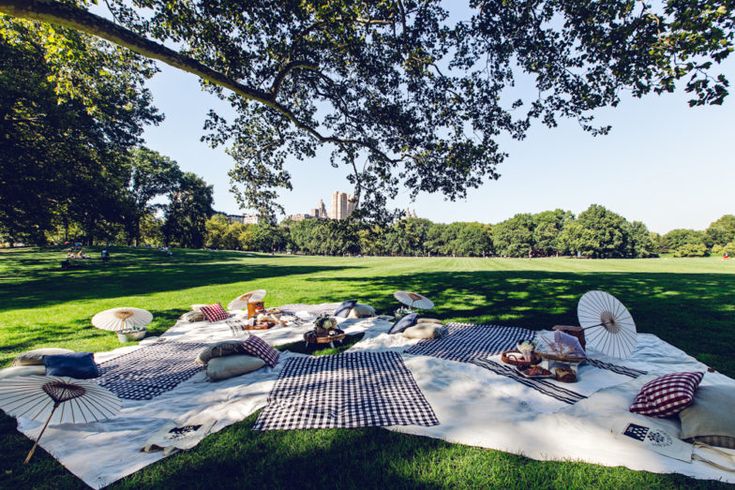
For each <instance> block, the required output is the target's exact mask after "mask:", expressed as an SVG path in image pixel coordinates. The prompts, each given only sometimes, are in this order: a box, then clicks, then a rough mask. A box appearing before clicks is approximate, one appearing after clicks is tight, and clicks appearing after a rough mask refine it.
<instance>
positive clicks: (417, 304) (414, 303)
mask: <svg viewBox="0 0 735 490" xmlns="http://www.w3.org/2000/svg"><path fill="white" fill-rule="evenodd" d="M393 296H394V297H395V298H396V299H397V300H398V301H400V302H401V303H403V304H404V305H406V306H408V307H409V308H417V309H419V310H430V309H432V308H433V307H434V302H433V301H431V300H430V299H429V298H427V297H426V296H424V295H422V294H418V293H412V292H410V291H396V292H395V293H393Z"/></svg>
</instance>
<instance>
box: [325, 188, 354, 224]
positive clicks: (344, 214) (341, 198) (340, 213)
mask: <svg viewBox="0 0 735 490" xmlns="http://www.w3.org/2000/svg"><path fill="white" fill-rule="evenodd" d="M355 205H356V203H355V198H354V197H353V196H350V195H347V193H346V192H339V191H335V192H333V193H332V209H331V211H332V212H331V213H330V215H329V217H330V218H332V219H336V220H343V219H347V218H348V217H349V216H350V215H351V214H352V212H353V211H354V210H355Z"/></svg>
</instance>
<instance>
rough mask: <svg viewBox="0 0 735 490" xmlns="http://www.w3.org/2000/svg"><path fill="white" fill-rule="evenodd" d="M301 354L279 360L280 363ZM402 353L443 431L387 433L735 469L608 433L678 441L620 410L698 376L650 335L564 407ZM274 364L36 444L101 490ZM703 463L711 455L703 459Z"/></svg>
mask: <svg viewBox="0 0 735 490" xmlns="http://www.w3.org/2000/svg"><path fill="white" fill-rule="evenodd" d="M341 327H342V328H343V329H344V330H345V331H347V332H348V333H358V332H365V336H364V337H363V339H362V340H361V341H360V342H358V343H357V344H355V345H354V346H353V347H352V348H351V349H350V350H351V351H396V352H403V350H405V349H406V347H407V346H409V345H413V344H415V343H416V342H417V341H416V340H407V339H404V338H403V337H402V336H401V335H388V334H387V333H386V332H387V330H388V328H389V327H390V323H389V322H387V321H385V320H382V319H379V318H372V319H365V320H345V321H344V322H343V323H342V324H341ZM308 329H309V327H308V326H304V327H298V328H284V329H273V330H268V331H264V332H257V333H256V335H259V336H261V337H263V338H265V339H266V340H268V341H269V342H271V343H272V344H276V345H277V344H284V343H290V342H295V341H299V340H301V336H302V334H303V332H304V331H306V330H308ZM231 336H232V333H231V331H230V329H229V327H227V326H226V324H225V323H224V322H223V323H222V324H207V323H205V322H200V323H190V324H183V323H178V324H177V325H175V326H174V327H173V328H171V329H170V330H169V331H168V332H166V333H165V334H164V337H166V338H169V337H170V338H176V339H177V340H178V341H183V342H202V341H208V342H209V341H218V340H224V339H227V338H232V337H231ZM127 350H130V348H124V349H118V350H117V351H113V352H111V353H105V354H98V355H96V359H97V360H98V361H102V360H105V359H109V358H112V357H114V356H116V355H119V354H120V353H123V352H125V351H127ZM298 355H299V354H293V353H283V354H282V355H281V360H286V359H288V358H289V357H292V356H298ZM403 357H404V362H405V364H406V366H407V367H408V368H409V370H410V371H411V373H412V374H413V376H414V378H415V380H416V382H417V384H418V386H419V387H420V388H421V390H422V392H423V393H424V395H425V396H426V399H427V400H428V401H429V403H430V404H431V406H432V408H433V410H434V412H435V413H436V415H437V417H438V418H439V422H440V425H438V426H435V427H419V426H405V427H391V428H389V430H394V431H398V432H404V433H410V434H416V435H422V436H427V437H433V438H438V439H443V440H446V441H449V442H452V443H461V444H467V445H473V446H479V447H485V448H492V449H498V450H503V451H507V452H512V453H516V454H523V455H525V456H527V457H530V458H533V459H539V460H570V459H571V460H578V461H582V462H587V463H594V464H601V465H606V466H625V467H628V468H631V469H634V470H646V471H651V472H655V473H681V474H684V475H687V476H691V477H694V478H699V479H713V480H723V481H728V482H731V483H735V473H726V472H723V471H721V470H718V469H716V468H714V467H712V466H709V465H707V464H705V463H702V462H698V461H695V462H693V463H685V462H683V461H679V460H676V459H672V458H668V457H665V456H662V455H659V454H657V453H655V452H652V451H650V450H648V449H645V448H641V447H639V446H636V445H635V444H634V443H633V442H631V441H630V440H626V438H624V437H622V436H616V434H618V433H620V432H622V430H623V428H624V427H625V425H627V423H630V422H636V423H640V424H642V425H646V426H649V427H658V428H663V429H665V430H667V431H668V432H669V433H671V434H672V435H674V436H677V435H678V431H679V426H678V420H677V419H671V420H662V419H653V418H649V417H643V416H638V415H634V414H631V413H629V412H628V411H627V408H628V406H629V405H630V402H631V401H632V400H633V398H634V396H635V394H636V393H637V392H638V390H639V388H640V386H641V385H642V384H643V383H645V382H646V381H647V380H648V379H651V377H652V376H655V375H658V374H663V373H669V372H676V371H686V370H706V367H705V366H704V365H703V364H701V363H699V362H697V361H696V360H695V359H694V358H692V357H690V356H688V355H687V354H686V353H684V352H682V351H681V350H679V349H676V348H675V347H673V346H671V345H670V344H667V343H666V342H664V341H662V340H660V339H659V338H657V337H655V336H653V335H648V334H640V335H639V336H638V346H637V348H636V350H635V352H634V354H633V357H632V359H630V360H627V361H625V362H621V361H620V360H617V361H616V360H610V359H604V358H603V359H602V360H607V361H609V362H615V363H617V364H624V365H625V366H626V367H630V368H634V369H639V370H644V371H648V372H649V375H648V376H641V377H639V378H637V379H631V378H629V377H625V376H621V375H618V374H615V373H612V372H610V371H606V370H602V371H601V370H595V371H589V373H587V371H588V370H590V369H595V368H592V367H588V368H584V369H585V370H583V371H581V372H580V383H579V384H578V386H577V387H576V389H578V390H580V391H582V392H583V393H584V395H585V396H587V398H586V399H583V400H582V401H579V402H577V403H575V404H572V405H568V404H565V403H559V402H558V401H555V400H553V399H549V397H546V396H544V395H542V394H540V393H539V392H537V391H535V390H532V389H530V388H527V387H525V386H523V385H522V384H520V383H518V382H516V381H514V380H512V379H510V378H507V377H505V376H500V375H497V374H495V373H493V372H491V371H489V370H487V369H484V368H482V367H480V366H477V365H474V364H470V363H461V362H455V361H447V360H443V359H438V358H434V357H427V356H411V355H407V354H404V355H403ZM282 366H283V362H280V363H279V364H278V366H276V367H275V368H264V369H261V370H258V371H256V372H254V373H250V374H247V375H244V376H239V377H236V378H231V379H229V380H225V381H220V382H217V383H210V382H207V381H206V380H205V375H204V373H198V374H196V375H194V376H193V377H192V378H190V379H189V380H187V381H184V382H182V383H181V384H179V385H178V386H177V387H176V388H174V389H173V390H171V391H169V392H166V393H164V394H162V395H161V396H159V397H157V398H154V399H153V400H148V401H128V400H126V401H125V402H124V404H123V410H122V413H121V414H120V416H119V417H118V418H116V419H114V420H111V421H107V422H102V423H97V424H87V425H66V426H56V427H51V428H49V429H48V430H47V433H46V435H44V438H43V439H42V442H41V446H42V447H43V448H44V449H45V450H47V451H48V452H50V453H51V454H52V455H53V456H54V457H55V458H56V459H58V460H59V461H60V462H61V463H62V464H63V465H64V466H65V467H67V468H68V469H69V470H70V471H71V472H72V473H74V474H75V475H77V476H78V477H79V478H81V479H82V480H83V481H84V482H85V483H87V484H88V485H90V486H91V487H94V488H100V487H103V486H105V485H108V484H110V483H112V482H114V481H116V480H118V479H120V478H122V477H124V476H126V475H129V474H131V473H134V472H135V471H137V470H139V469H141V468H143V467H145V466H147V465H149V464H151V463H153V462H155V461H158V460H160V459H162V458H163V457H164V456H163V453H161V452H156V453H143V452H140V448H141V447H142V446H143V445H144V444H145V442H146V440H147V439H148V438H149V437H150V436H151V435H152V434H154V433H155V432H156V431H157V430H159V429H160V428H161V427H163V426H164V425H165V424H167V423H170V422H171V421H172V420H174V421H177V422H179V423H184V422H186V421H187V420H191V419H190V417H192V416H198V417H212V418H214V419H216V420H217V423H216V424H215V425H214V427H213V429H212V432H216V431H219V430H221V429H222V428H224V427H226V426H228V425H230V424H233V423H235V422H238V421H240V420H243V419H244V418H246V417H247V416H249V415H250V414H252V413H253V412H255V411H256V410H258V409H260V408H262V407H263V406H264V405H265V403H266V399H267V396H268V394H269V392H270V390H271V388H272V387H273V386H274V384H275V380H276V378H277V377H278V374H279V372H280V369H281V367H282ZM703 384H705V385H706V384H728V385H732V386H733V387H734V388H735V381H733V380H732V379H730V378H727V377H726V376H723V375H721V374H717V373H707V374H706V375H705V377H704V380H703ZM571 387H574V385H571ZM18 429H19V430H20V431H21V432H23V433H24V434H26V435H28V436H29V437H34V436H35V435H36V434H37V432H38V430H39V429H40V426H39V424H38V423H37V422H32V421H28V420H26V419H21V420H20V421H19V423H18ZM697 451H700V450H699V449H698V450H697ZM706 457H708V458H709V459H717V457H716V456H715V455H712V454H709V453H708V454H706Z"/></svg>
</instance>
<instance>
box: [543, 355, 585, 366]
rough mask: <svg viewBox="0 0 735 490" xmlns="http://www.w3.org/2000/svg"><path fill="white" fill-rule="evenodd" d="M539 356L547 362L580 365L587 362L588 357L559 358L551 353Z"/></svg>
mask: <svg viewBox="0 0 735 490" xmlns="http://www.w3.org/2000/svg"><path fill="white" fill-rule="evenodd" d="M539 354H540V355H541V357H542V358H543V359H544V360H546V361H559V362H565V363H567V364H580V363H583V362H584V361H586V360H587V358H586V357H570V356H559V355H556V354H551V353H549V352H539Z"/></svg>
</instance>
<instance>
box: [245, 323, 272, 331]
mask: <svg viewBox="0 0 735 490" xmlns="http://www.w3.org/2000/svg"><path fill="white" fill-rule="evenodd" d="M273 327H275V324H274V323H256V324H255V325H253V326H250V325H245V326H244V327H242V329H243V330H268V329H269V328H273Z"/></svg>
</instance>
